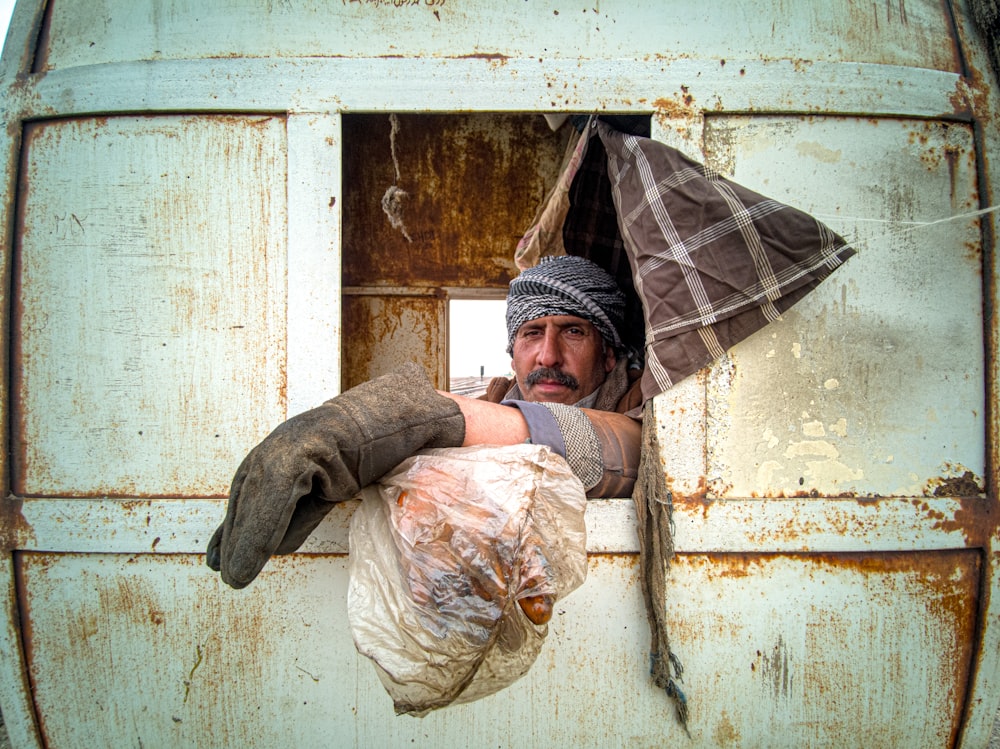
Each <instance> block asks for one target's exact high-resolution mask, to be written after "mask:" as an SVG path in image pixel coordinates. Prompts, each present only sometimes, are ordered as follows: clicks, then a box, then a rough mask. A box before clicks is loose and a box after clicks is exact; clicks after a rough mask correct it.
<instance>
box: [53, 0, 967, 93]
mask: <svg viewBox="0 0 1000 749" xmlns="http://www.w3.org/2000/svg"><path fill="white" fill-rule="evenodd" d="M53 8H54V12H53V13H52V14H51V17H50V21H49V26H48V38H47V39H46V40H45V45H44V48H43V50H42V53H41V55H40V57H39V61H38V63H37V68H38V69H40V70H53V69H60V68H65V67H71V66H80V65H96V64H101V63H108V62H120V61H128V60H169V59H189V58H227V57H269V56H279V57H316V56H344V57H378V56H402V57H428V58H440V57H451V58H463V57H473V58H478V59H482V60H483V61H484V62H488V63H489V64H491V65H495V66H502V65H503V64H504V63H505V61H506V60H507V59H508V58H538V57H541V58H542V59H539V60H538V64H539V65H544V63H545V61H546V60H550V59H553V58H556V59H558V58H577V57H585V58H597V59H624V60H642V59H648V58H653V59H656V60H665V59H671V58H675V57H684V56H692V55H695V54H697V55H698V56H700V57H703V58H714V59H718V60H725V61H726V63H727V64H731V61H738V60H744V59H756V58H765V59H791V60H796V61H800V62H801V63H802V64H808V62H809V61H814V60H848V61H851V62H862V63H884V64H889V65H901V66H908V67H926V68H933V69H939V70H957V69H958V65H959V62H958V59H957V54H956V49H955V46H954V45H953V44H951V43H949V42H948V41H947V37H946V36H945V35H944V32H945V31H946V30H947V29H949V28H950V26H951V23H950V19H949V16H948V12H947V8H946V4H945V3H944V2H942V0H884V1H880V2H852V0H828V1H827V2H823V3H782V4H778V5H776V4H774V3H772V2H769V1H767V0H756V1H754V2H746V0H725V1H724V2H715V3H711V4H704V5H697V4H690V3H681V2H668V3H636V2H627V1H624V0H604V2H601V3H599V4H595V3H592V2H585V1H584V0H573V1H572V2H566V1H565V0H563V1H561V2H559V3H556V4H550V5H536V4H532V3H524V2H522V1H521V0H505V1H504V2H496V1H495V0H492V1H491V0H419V2H418V1H416V0H343V1H342V2H324V1H323V0H307V1H306V2H295V3H290V2H289V3H275V2H272V1H271V0H256V2H246V1H241V0H227V1H225V2H216V3H212V4H211V5H207V4H199V3H192V2H190V0H170V1H169V2H155V1H154V0H140V1H139V2H132V3H119V2H113V1H111V0H103V1H102V2H101V3H99V4H97V5H96V6H94V5H92V4H87V5H86V6H83V5H80V6H76V5H74V4H68V3H66V2H65V1H63V2H59V0H56V2H55V3H54V4H53ZM721 19H725V23H720V20H721ZM734 28H738V29H739V33H738V34H734V33H733V29H734ZM942 39H945V43H942ZM737 68H738V64H737ZM563 83H564V81H562V80H553V85H562V84H563ZM566 83H567V85H572V83H571V82H569V81H566Z"/></svg>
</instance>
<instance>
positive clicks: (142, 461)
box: [11, 117, 286, 496]
mask: <svg viewBox="0 0 1000 749" xmlns="http://www.w3.org/2000/svg"><path fill="white" fill-rule="evenodd" d="M284 134H285V129H284V121H283V120H282V119H281V118H275V117H249V118H232V117H142V118H131V117H109V118H93V119H77V120H65V121H59V122H48V123H39V124H36V125H31V126H29V127H28V128H27V130H26V134H25V138H24V166H23V170H22V172H21V175H20V189H19V217H18V218H19V227H20V230H19V235H18V238H17V251H16V255H15V257H16V264H17V265H16V267H17V274H16V278H15V283H16V286H15V288H16V292H15V298H14V317H13V319H12V331H11V332H12V336H13V351H14V361H13V363H12V371H11V375H12V380H13V388H12V425H13V428H12V430H11V439H12V454H13V465H12V485H13V489H14V491H15V492H16V493H18V494H27V495H48V496H65V495H90V496H100V495H108V496H150V495H154V496H206V495H220V494H224V493H225V491H226V489H227V488H228V486H227V485H228V479H226V478H224V477H226V476H227V474H230V473H231V471H232V461H233V455H235V454H238V453H239V452H241V451H244V450H246V449H247V448H248V447H249V446H251V445H252V444H253V442H254V440H255V439H259V438H260V437H261V436H263V435H264V434H266V433H267V432H268V431H269V430H270V429H271V428H273V426H274V425H275V424H277V423H278V422H279V421H281V420H282V419H283V418H284V414H285V408H284V373H283V371H282V369H283V363H284V362H283V359H284V337H285V334H284V329H285V325H286V323H285V319H284V315H285V294H284V283H283V278H282V276H283V274H284V265H285V255H284V231H285V230H284V224H285V220H286V214H285V202H284V172H285V153H284V149H285V146H284Z"/></svg>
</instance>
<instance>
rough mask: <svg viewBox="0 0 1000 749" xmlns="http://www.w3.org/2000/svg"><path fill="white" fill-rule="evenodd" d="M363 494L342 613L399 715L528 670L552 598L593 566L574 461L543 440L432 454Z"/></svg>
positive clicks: (490, 688)
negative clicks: (345, 610)
mask: <svg viewBox="0 0 1000 749" xmlns="http://www.w3.org/2000/svg"><path fill="white" fill-rule="evenodd" d="M361 500H362V501H361V506H360V507H359V508H358V509H357V511H356V512H355V513H354V517H353V518H352V521H351V532H350V587H349V588H348V596H347V606H348V617H349V620H350V624H351V631H352V633H353V636H354V642H355V645H356V646H357V648H358V651H359V652H361V653H362V654H364V655H366V656H368V657H369V658H371V659H372V661H373V662H374V663H375V666H376V672H377V673H378V675H379V678H380V679H381V681H382V684H383V685H384V686H385V688H386V691H388V692H389V695H390V696H391V697H392V699H393V702H394V705H395V709H396V713H397V714H399V713H409V714H412V715H424V714H426V713H427V712H428V711H430V710H433V709H436V708H440V707H445V706H446V705H449V704H451V703H453V702H470V701H472V700H475V699H478V698H480V697H484V696H486V695H488V694H492V693H494V692H496V691H498V690H500V689H503V688H504V687H506V686H508V685H510V684H512V683H513V682H514V681H516V680H517V679H519V678H520V677H521V676H523V675H524V674H525V673H527V671H528V669H529V668H530V667H531V664H532V663H534V661H535V658H536V657H537V655H538V653H539V652H540V650H541V647H542V641H543V640H544V638H545V635H546V632H547V630H548V626H547V624H546V622H547V621H548V617H549V616H551V612H552V605H553V604H554V603H555V601H556V600H558V599H560V598H563V597H564V596H566V595H567V594H568V593H569V592H571V591H572V590H574V589H575V588H576V587H578V586H579V585H580V584H581V583H582V582H583V581H584V579H585V578H586V574H587V540H586V526H585V524H584V509H585V506H586V497H585V494H584V489H583V485H582V484H581V483H580V481H579V479H577V478H576V476H575V475H574V474H573V473H572V471H570V469H569V466H568V465H567V464H566V461H565V460H563V459H562V458H561V457H559V456H558V455H556V454H555V453H553V452H552V451H551V450H549V448H547V447H544V446H540V445H514V446H509V447H474V448H456V449H441V450H427V451H425V452H422V453H420V454H419V455H416V456H414V457H412V458H410V459H408V460H406V461H404V462H403V463H401V464H400V465H399V466H398V467H397V468H396V469H394V470H393V471H392V472H391V473H390V474H389V475H387V476H385V477H384V478H383V479H382V480H381V481H380V482H379V484H377V485H374V486H371V487H368V488H367V489H365V490H364V491H363V492H362V495H361ZM529 617H530V618H529Z"/></svg>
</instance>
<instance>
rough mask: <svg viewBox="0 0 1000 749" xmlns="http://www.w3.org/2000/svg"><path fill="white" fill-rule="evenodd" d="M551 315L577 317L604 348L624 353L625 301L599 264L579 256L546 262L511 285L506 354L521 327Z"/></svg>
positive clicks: (609, 276) (509, 352) (558, 257)
mask: <svg viewBox="0 0 1000 749" xmlns="http://www.w3.org/2000/svg"><path fill="white" fill-rule="evenodd" d="M549 315H573V316H574V317H581V318H583V319H584V320H588V321H589V322H590V323H592V324H593V326H594V327H595V328H597V331H598V332H599V333H600V334H601V336H602V337H603V338H604V341H605V343H607V344H608V345H609V346H611V347H612V348H614V349H615V351H617V352H620V351H621V350H622V340H621V336H620V335H619V332H618V331H619V330H620V329H621V327H622V325H623V323H624V322H625V295H624V294H622V292H621V290H620V289H619V288H618V286H617V284H616V283H615V280H614V279H613V278H612V277H611V275H610V274H609V273H607V272H606V271H605V270H604V269H603V268H601V267H600V266H599V265H597V264H596V263H592V262H591V261H590V260H587V259H586V258H582V257H577V256H576V255H561V256H557V257H543V258H542V259H541V260H540V261H539V263H538V265H536V266H534V267H532V268H527V269H525V270H524V271H522V272H521V274H520V275H519V276H517V278H515V279H514V280H513V281H511V282H510V291H509V292H508V293H507V353H508V354H511V353H512V352H513V349H514V336H515V334H516V333H517V331H518V328H520V327H521V326H522V325H524V324H525V323H526V322H529V321H531V320H537V319H538V318H539V317H547V316H549Z"/></svg>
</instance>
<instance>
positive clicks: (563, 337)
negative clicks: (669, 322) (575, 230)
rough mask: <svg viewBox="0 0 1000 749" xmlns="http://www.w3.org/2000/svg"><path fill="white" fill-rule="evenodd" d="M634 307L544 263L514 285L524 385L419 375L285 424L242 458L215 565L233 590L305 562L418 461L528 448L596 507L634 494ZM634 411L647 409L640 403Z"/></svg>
mask: <svg viewBox="0 0 1000 749" xmlns="http://www.w3.org/2000/svg"><path fill="white" fill-rule="evenodd" d="M624 308H625V301H624V296H623V295H622V293H621V291H620V290H619V289H618V288H617V286H616V285H615V283H614V280H613V279H612V278H611V277H610V275H608V274H607V273H606V272H604V271H603V270H602V269H601V268H599V267H598V266H597V265H595V264H594V263H591V262H590V261H588V260H585V259H583V258H579V257H572V256H565V257H559V258H546V259H544V260H543V261H542V262H541V263H539V264H538V265H537V266H535V267H534V268H530V269H528V270H526V271H524V272H523V273H522V274H521V275H520V276H518V278H516V279H514V281H512V282H511V288H510V293H509V294H508V307H507V328H508V353H510V354H511V356H512V361H513V368H514V374H515V379H514V382H513V383H510V382H509V381H507V380H504V379H498V380H495V381H494V382H493V383H491V386H490V388H489V390H488V392H487V395H486V398H485V399H482V400H477V399H472V398H466V397H462V396H457V395H452V394H451V393H446V392H441V391H435V390H434V389H433V387H431V385H430V382H429V381H428V380H427V377H426V374H424V373H423V370H421V369H420V368H419V367H417V366H416V365H413V364H411V365H408V366H407V367H405V368H404V369H403V370H401V371H400V372H397V373H393V374H389V375H384V376H382V377H378V378H376V379H374V380H371V381H369V382H366V383H363V384H361V385H359V386H357V387H355V388H352V389H350V390H347V391H345V392H344V393H341V394H340V395H339V396H337V397H335V398H333V399H331V400H329V401H327V402H326V403H324V404H323V405H321V406H319V407H318V408H314V409H312V410H310V411H306V412H305V413H302V414H299V415H298V416H294V417H292V418H291V419H289V420H288V421H286V422H284V423H283V424H281V425H280V426H278V427H277V428H276V429H275V430H274V431H273V432H272V433H271V434H270V435H268V436H267V437H266V438H265V439H264V441H263V442H261V443H260V444H259V445H257V447H255V448H254V449H253V450H252V451H251V452H250V453H249V454H248V455H247V457H246V458H245V459H244V460H243V463H242V464H241V465H240V467H239V469H238V470H237V472H236V475H235V477H234V478H233V483H232V486H231V488H230V493H229V506H228V509H227V513H226V519H225V521H224V522H223V524H222V525H221V526H220V527H219V529H218V530H217V531H216V532H215V535H214V536H213V537H212V540H211V541H210V542H209V546H208V552H207V559H206V561H207V563H208V565H209V566H210V567H212V569H214V570H217V571H220V572H221V573H222V578H223V580H224V581H225V582H226V583H228V584H229V585H231V586H232V587H234V588H242V587H244V586H246V585H248V584H249V583H250V582H251V581H253V579H254V578H255V577H256V576H257V574H258V573H259V572H260V570H261V569H262V568H263V567H264V565H265V564H266V563H267V560H268V559H269V558H270V557H271V555H272V554H287V553H291V552H293V551H295V550H296V549H298V548H299V546H301V545H302V543H303V541H305V539H306V538H307V537H308V536H309V534H310V533H312V531H313V530H314V529H315V528H316V526H317V525H319V523H320V521H321V520H322V519H323V517H324V516H325V515H326V513H327V512H329V510H330V509H331V507H332V506H333V504H335V503H337V502H342V501H344V500H348V499H351V498H352V497H354V496H355V495H356V494H357V493H358V492H359V491H360V490H361V489H362V488H363V487H364V486H367V485H368V484H370V483H373V482H375V481H377V480H378V479H379V478H381V477H382V476H383V475H385V474H386V473H387V472H388V471H390V470H391V469H392V468H394V467H395V466H396V465H398V464H399V463H401V462H402V461H403V460H405V459H406V458H408V457H410V456H411V455H413V454H414V453H416V452H418V451H420V450H424V449H428V448H435V447H466V446H475V445H514V444H520V443H523V442H527V441H531V442H533V443H536V444H545V445H548V446H550V447H551V448H552V449H553V450H555V451H556V452H557V453H559V454H560V455H562V456H563V457H565V458H566V460H567V462H568V463H569V465H570V467H571V468H572V469H573V471H574V473H576V475H577V476H578V477H579V478H580V480H581V481H582V482H583V485H584V487H585V488H586V489H587V494H588V496H591V497H608V496H627V495H629V494H630V493H631V490H632V485H633V483H634V481H635V476H636V472H637V469H638V462H639V439H640V432H641V428H640V426H639V424H638V423H637V422H636V421H635V420H634V419H632V418H630V417H629V416H626V415H625V414H624V413H623V412H616V409H620V410H622V411H624V410H627V409H628V408H629V407H630V405H631V404H632V403H633V402H634V400H635V396H634V393H635V390H634V389H633V388H630V387H629V382H628V377H627V373H626V366H627V365H626V362H625V359H624V356H623V344H622V338H621V332H620V329H621V326H622V320H623V314H624ZM634 405H639V404H638V403H635V404H634Z"/></svg>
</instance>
